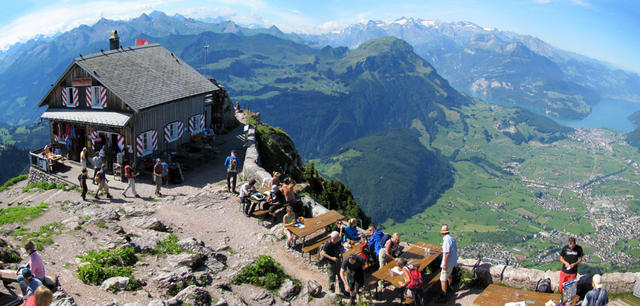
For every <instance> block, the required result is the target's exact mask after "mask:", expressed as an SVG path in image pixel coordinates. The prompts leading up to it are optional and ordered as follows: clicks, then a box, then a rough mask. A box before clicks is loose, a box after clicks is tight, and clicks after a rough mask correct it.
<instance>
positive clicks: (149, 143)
mask: <svg viewBox="0 0 640 306" xmlns="http://www.w3.org/2000/svg"><path fill="white" fill-rule="evenodd" d="M153 131H154V130H148V131H146V132H143V133H142V140H143V141H142V156H147V155H149V154H151V153H153V137H151V136H152V135H153Z"/></svg>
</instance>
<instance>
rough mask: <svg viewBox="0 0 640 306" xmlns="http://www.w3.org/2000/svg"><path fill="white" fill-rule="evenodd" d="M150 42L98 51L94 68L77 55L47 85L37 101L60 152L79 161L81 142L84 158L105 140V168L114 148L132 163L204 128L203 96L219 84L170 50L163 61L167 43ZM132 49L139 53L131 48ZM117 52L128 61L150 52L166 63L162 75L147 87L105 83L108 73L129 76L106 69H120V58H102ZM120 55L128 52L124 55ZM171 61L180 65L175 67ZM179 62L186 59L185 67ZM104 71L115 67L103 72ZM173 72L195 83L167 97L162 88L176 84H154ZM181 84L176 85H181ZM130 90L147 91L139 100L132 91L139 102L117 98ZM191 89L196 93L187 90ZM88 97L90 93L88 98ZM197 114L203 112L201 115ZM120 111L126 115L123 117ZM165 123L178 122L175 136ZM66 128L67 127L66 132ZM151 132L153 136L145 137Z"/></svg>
mask: <svg viewBox="0 0 640 306" xmlns="http://www.w3.org/2000/svg"><path fill="white" fill-rule="evenodd" d="M150 48H156V50H153V51H144V50H143V47H141V48H140V49H139V50H143V51H137V49H131V48H130V50H129V51H128V52H129V54H128V55H127V54H125V53H126V52H124V51H121V50H112V51H109V52H110V53H107V54H106V55H105V54H104V53H103V55H105V57H103V58H102V59H100V60H101V61H102V62H99V63H98V64H100V65H103V66H100V68H98V70H97V71H96V70H93V71H87V70H85V68H83V67H88V66H87V63H83V64H81V65H79V64H78V63H79V62H83V61H85V60H86V58H82V57H81V58H78V59H76V60H75V61H74V62H73V63H72V64H71V65H70V66H69V68H67V70H66V71H65V72H64V74H63V75H62V76H61V77H60V78H59V79H58V81H57V82H56V83H55V84H54V86H53V87H52V88H51V89H50V90H49V92H48V93H47V95H46V96H45V97H44V98H43V99H42V101H41V102H40V104H39V106H45V105H46V106H47V107H48V109H47V111H46V112H45V113H44V114H43V115H42V118H43V119H46V120H49V126H50V140H51V143H55V144H57V147H58V148H59V149H61V150H62V152H63V154H64V155H67V156H68V157H69V158H70V159H72V160H75V161H79V159H80V152H81V150H82V148H84V147H87V149H88V153H89V154H88V158H91V157H92V156H93V155H94V154H95V153H96V152H97V151H98V150H99V149H100V148H101V147H103V146H104V147H105V148H106V149H107V150H108V151H109V153H108V154H109V155H110V156H109V157H108V159H109V160H108V164H109V168H111V167H112V166H111V164H113V163H115V159H116V154H117V153H118V152H121V151H124V152H123V153H124V160H125V161H129V162H131V163H134V164H135V163H138V162H139V161H140V160H141V159H144V158H149V157H160V156H161V154H162V153H163V152H165V151H176V150H178V148H179V147H180V146H181V145H182V144H184V143H187V142H189V141H190V140H191V136H192V135H195V134H200V133H202V132H203V128H206V127H209V125H210V123H211V108H210V107H209V105H206V106H205V99H207V97H212V96H215V95H213V93H214V92H216V91H218V90H219V88H218V87H216V86H215V85H213V84H212V83H211V82H210V81H209V80H206V79H205V78H204V77H202V76H201V75H200V74H198V73H197V72H196V71H195V70H193V68H191V67H189V66H188V65H186V64H184V63H183V62H180V61H179V60H178V59H176V58H174V55H173V53H171V55H170V56H171V63H170V64H167V60H166V59H165V58H163V56H164V57H166V55H165V54H164V53H169V52H168V51H167V50H166V49H164V48H161V47H159V45H156V46H151V47H150ZM147 50H150V49H147ZM136 52H138V54H135V53H136ZM144 52H147V53H144ZM123 54H124V55H123ZM108 55H113V56H108ZM100 56H101V54H97V55H93V56H91V58H90V60H91V59H95V58H98V57H100ZM117 56H122V57H123V60H125V61H126V60H129V61H131V59H132V58H133V56H139V57H144V56H147V57H146V58H144V60H149V57H150V58H151V60H152V61H157V62H159V65H160V66H162V68H166V67H169V68H166V69H165V70H163V71H162V72H163V73H165V74H166V75H164V76H160V77H161V79H158V80H153V79H150V83H153V82H156V84H155V85H156V87H155V88H154V87H153V86H150V87H149V88H138V87H136V86H129V87H125V86H124V85H123V82H113V83H112V84H109V81H105V79H107V80H109V77H111V80H114V75H116V76H119V75H123V77H128V76H129V75H127V74H126V73H121V72H120V71H117V72H118V73H115V72H114V71H107V70H106V69H110V68H112V67H113V69H121V70H125V68H123V67H124V64H121V63H118V62H107V61H116V60H117ZM125 56H129V58H126V57H125ZM156 57H157V58H156ZM134 59H135V58H134ZM105 62H106V64H105ZM147 64H148V63H147ZM163 65H164V66H163ZM170 65H174V66H179V67H178V68H174V67H173V66H170ZM182 65H186V67H184V66H182ZM145 68H146V66H145V65H141V67H139V68H138V69H139V70H144V69H145ZM100 69H102V70H100ZM171 69H182V70H181V71H180V72H181V74H178V73H170V72H171ZM185 71H186V73H185ZM107 72H114V73H112V74H111V75H110V76H109V77H107V76H106V75H107V74H108V73H107ZM176 75H183V76H185V75H186V78H187V80H188V82H187V83H188V84H196V85H195V86H192V87H191V88H188V89H185V90H184V93H181V95H182V96H181V97H178V98H176V99H174V100H170V101H166V100H167V92H169V93H173V92H175V90H158V87H159V86H157V83H164V82H166V80H167V79H171V78H173V77H176ZM140 77H141V78H145V77H146V78H152V77H158V76H157V75H156V76H152V75H151V76H149V75H144V74H143V75H141V76H140ZM115 83H118V84H115ZM175 83H178V82H174V86H177V85H175ZM118 86H120V87H118ZM88 87H90V88H92V89H90V90H91V93H92V94H91V96H90V97H88V95H87V93H88V91H87V88H88ZM133 87H135V88H133ZM181 88H182V87H180V88H177V89H178V90H180V89H181ZM194 88H195V89H194ZM154 89H155V91H154ZM96 90H97V92H98V93H100V94H102V93H103V92H104V94H103V95H102V96H106V99H104V98H102V96H100V97H98V94H95V93H93V92H95V91H96ZM133 90H140V91H141V92H143V93H144V94H145V95H148V96H144V95H143V96H144V100H143V101H140V99H139V97H140V95H138V96H134V97H135V98H138V100H137V101H136V102H137V103H138V104H135V103H134V104H131V103H129V101H125V100H124V99H123V98H121V97H125V96H126V94H122V93H123V92H125V93H127V94H129V97H132V95H131V92H132V91H133ZM63 92H66V93H63ZM193 92H195V93H196V94H189V93H193ZM134 94H138V92H134ZM65 95H66V96H65ZM88 98H90V99H89V100H88ZM96 99H100V101H101V103H96ZM162 99H165V100H162ZM209 99H210V98H209ZM65 101H66V103H65ZM88 101H91V102H93V103H94V105H92V106H89V105H88V103H89V102H88ZM196 116H203V118H204V119H200V117H196ZM111 117H114V118H116V119H117V120H110V119H109V118H111ZM123 117H124V118H125V120H123V119H122V118H123ZM103 119H104V120H103ZM196 119H198V120H201V121H202V122H201V121H198V122H197V125H196V124H195V123H194V122H195V121H194V120H196ZM190 123H191V126H194V133H190V131H191V130H190V128H189V127H190ZM169 124H171V125H170V127H173V132H176V131H175V129H176V128H177V127H178V126H179V127H180V130H181V131H182V134H181V135H180V136H175V135H178V134H172V135H174V136H175V137H173V138H170V139H169V140H170V141H166V140H165V137H164V136H165V135H164V134H165V131H166V130H167V129H166V128H168V129H169V130H172V129H171V128H169V127H168V125H169ZM69 131H72V132H71V133H70V132H69ZM143 136H144V137H143ZM151 136H153V137H152V138H153V139H149V137H151ZM143 138H144V140H145V141H146V142H145V150H140V149H139V148H140V144H141V141H140V140H141V139H143ZM123 144H124V146H123ZM122 149H124V150H122Z"/></svg>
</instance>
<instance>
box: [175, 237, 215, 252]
mask: <svg viewBox="0 0 640 306" xmlns="http://www.w3.org/2000/svg"><path fill="white" fill-rule="evenodd" d="M178 246H179V247H181V248H183V249H185V250H186V251H188V252H192V253H197V254H201V255H205V256H206V255H209V253H211V252H212V251H213V250H212V249H210V248H207V247H206V246H205V245H204V242H203V241H202V240H200V239H197V238H193V237H189V238H184V239H181V240H180V241H178Z"/></svg>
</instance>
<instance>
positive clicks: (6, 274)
mask: <svg viewBox="0 0 640 306" xmlns="http://www.w3.org/2000/svg"><path fill="white" fill-rule="evenodd" d="M0 278H1V279H2V283H3V284H4V285H5V286H6V284H9V283H15V282H18V274H16V271H15V270H8V269H4V270H0ZM45 278H48V279H49V280H51V282H49V281H47V282H46V283H45V284H44V285H46V286H47V287H49V289H51V290H53V289H55V287H57V285H58V276H57V275H51V274H46V275H45Z"/></svg>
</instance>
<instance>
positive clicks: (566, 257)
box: [558, 237, 583, 293]
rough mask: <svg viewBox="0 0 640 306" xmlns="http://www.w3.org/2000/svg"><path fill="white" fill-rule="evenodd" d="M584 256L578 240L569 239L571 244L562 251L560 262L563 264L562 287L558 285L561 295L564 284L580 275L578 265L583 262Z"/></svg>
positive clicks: (561, 273)
mask: <svg viewBox="0 0 640 306" xmlns="http://www.w3.org/2000/svg"><path fill="white" fill-rule="evenodd" d="M582 256H583V252H582V247H581V246H579V245H577V244H576V238H575V237H569V244H567V245H565V246H564V247H563V248H562V251H560V262H562V269H561V270H560V285H558V291H559V292H560V293H562V288H563V285H564V283H565V282H568V281H570V280H572V279H575V278H576V276H577V275H578V264H580V262H582Z"/></svg>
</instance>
